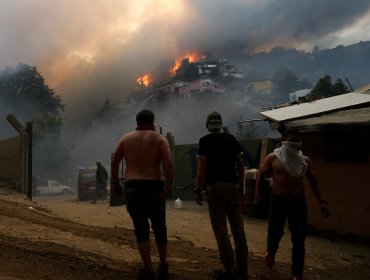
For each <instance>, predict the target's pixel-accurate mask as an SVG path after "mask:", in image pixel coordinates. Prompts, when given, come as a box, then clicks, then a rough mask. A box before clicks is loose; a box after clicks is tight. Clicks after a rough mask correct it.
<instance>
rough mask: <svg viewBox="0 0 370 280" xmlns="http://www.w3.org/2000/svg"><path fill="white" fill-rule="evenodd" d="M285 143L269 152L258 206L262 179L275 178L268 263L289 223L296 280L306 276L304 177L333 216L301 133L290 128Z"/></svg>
mask: <svg viewBox="0 0 370 280" xmlns="http://www.w3.org/2000/svg"><path fill="white" fill-rule="evenodd" d="M283 140H284V141H283V142H282V146H281V147H280V148H278V149H275V151H274V152H272V153H270V154H269V155H267V157H266V159H265V161H264V162H263V163H262V165H261V168H260V170H259V172H258V177H257V180H256V191H255V200H254V205H255V206H258V204H259V201H260V196H261V186H262V181H263V180H264V179H265V178H267V177H271V179H272V183H271V198H270V210H269V223H268V233H267V251H266V254H265V258H264V262H265V264H266V266H267V267H272V266H273V265H274V263H275V254H276V252H277V250H278V248H279V242H280V239H281V237H282V236H283V235H284V224H285V221H286V219H288V222H289V228H290V232H291V236H292V237H291V240H292V245H293V248H292V277H293V278H292V279H294V280H301V279H303V266H304V255H305V244H304V243H305V238H306V232H307V208H306V200H305V196H304V188H303V179H304V178H305V177H306V178H307V180H308V182H309V183H310V186H311V189H312V192H313V194H314V195H315V197H316V198H317V200H318V203H319V207H320V209H321V214H322V217H323V218H327V217H328V216H329V210H328V208H327V205H328V203H327V202H326V201H325V200H323V199H322V198H321V194H320V190H319V188H318V181H317V178H316V176H315V174H314V171H313V166H312V161H311V160H310V158H309V157H307V156H304V155H303V154H302V152H301V150H300V149H301V134H300V132H299V130H297V129H295V128H288V129H287V130H286V131H285V132H284V135H283Z"/></svg>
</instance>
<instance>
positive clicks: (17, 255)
mask: <svg viewBox="0 0 370 280" xmlns="http://www.w3.org/2000/svg"><path fill="white" fill-rule="evenodd" d="M173 204H174V203H173V200H169V201H168V204H167V216H168V219H167V223H168V236H169V261H170V279H195V280H198V279H199V280H200V279H212V274H211V271H212V269H217V268H219V267H220V265H219V261H218V254H217V250H216V243H215V240H214V237H213V233H212V230H211V227H210V223H209V220H208V213H207V206H206V205H205V206H203V207H201V206H198V205H196V204H195V203H194V202H192V201H183V208H181V209H176V208H174V207H173ZM244 224H245V230H246V234H247V239H248V246H249V271H250V279H271V280H272V279H273V280H283V279H290V250H291V245H290V234H289V233H286V235H285V236H284V238H283V240H282V242H281V246H280V250H279V252H278V255H277V259H276V264H275V266H274V268H273V269H267V268H266V267H265V266H264V263H263V261H262V257H263V254H264V250H265V239H266V228H267V221H266V220H258V219H251V218H247V217H245V220H244ZM153 247H154V246H153ZM153 255H154V262H155V265H156V264H157V263H158V259H157V258H156V251H155V248H153ZM140 267H141V261H140V259H139V256H138V253H137V251H136V247H135V239H134V234H133V230H132V223H131V220H130V218H129V216H128V213H127V212H126V209H125V207H124V206H120V207H109V204H108V201H98V203H97V204H91V203H89V202H80V201H77V199H76V197H75V196H72V195H71V196H54V197H37V198H35V199H34V200H33V201H30V200H27V199H25V197H24V196H23V195H20V194H14V193H11V192H10V191H8V190H6V189H0V279H5V280H14V279H31V280H36V279H38V280H39V279H84V280H85V279H135V275H136V270H137V269H138V268H140ZM305 279H322V280H324V279H348V280H349V279H350V280H354V279H370V246H369V245H365V244H361V243H349V242H345V241H343V240H338V239H337V240H328V239H324V238H320V237H314V236H309V237H308V238H307V241H306V267H305Z"/></svg>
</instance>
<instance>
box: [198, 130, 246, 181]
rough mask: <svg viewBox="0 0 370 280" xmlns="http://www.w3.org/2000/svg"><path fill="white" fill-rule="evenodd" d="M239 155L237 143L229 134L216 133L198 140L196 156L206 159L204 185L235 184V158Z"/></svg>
mask: <svg viewBox="0 0 370 280" xmlns="http://www.w3.org/2000/svg"><path fill="white" fill-rule="evenodd" d="M240 153H241V149H240V146H239V143H238V141H237V140H236V138H235V137H234V136H233V135H231V134H227V133H218V132H216V133H210V134H207V135H206V136H203V137H202V138H200V140H199V149H198V155H199V156H203V157H205V158H206V176H205V181H206V183H207V184H209V183H212V182H228V183H237V182H238V176H237V172H236V156H237V155H238V154H240Z"/></svg>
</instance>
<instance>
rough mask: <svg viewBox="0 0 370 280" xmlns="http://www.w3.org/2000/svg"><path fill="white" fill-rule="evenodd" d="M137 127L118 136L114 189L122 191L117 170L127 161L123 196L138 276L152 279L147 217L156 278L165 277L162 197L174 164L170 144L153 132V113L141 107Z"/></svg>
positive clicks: (169, 186) (167, 191)
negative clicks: (136, 254) (140, 265)
mask: <svg viewBox="0 0 370 280" xmlns="http://www.w3.org/2000/svg"><path fill="white" fill-rule="evenodd" d="M136 122H137V127H136V129H135V130H134V131H131V132H129V133H127V134H125V135H123V137H122V138H121V140H120V141H119V143H118V145H117V148H116V150H115V152H114V155H113V159H112V178H113V180H112V182H113V191H115V192H122V188H121V186H120V184H119V179H118V170H119V164H120V162H121V160H122V159H124V160H125V161H126V172H125V188H124V189H125V195H126V200H127V211H128V212H129V214H130V216H131V219H132V221H133V224H134V229H135V236H136V242H137V248H138V250H139V253H140V256H141V259H142V261H143V264H144V269H140V270H139V271H138V277H139V279H155V272H154V270H153V264H152V258H151V242H150V239H149V229H150V228H149V220H150V222H151V227H152V229H153V232H154V236H155V242H156V245H157V249H158V254H159V261H160V263H159V266H158V271H157V272H158V277H159V279H166V278H167V277H168V260H167V226H166V202H165V198H166V197H167V195H168V194H170V193H171V191H172V187H173V178H174V167H173V162H172V158H171V152H170V145H169V143H168V141H167V139H166V138H165V137H163V136H162V135H160V134H159V133H157V132H156V131H155V126H154V114H153V112H151V111H149V110H142V111H140V112H139V113H138V114H137V115H136Z"/></svg>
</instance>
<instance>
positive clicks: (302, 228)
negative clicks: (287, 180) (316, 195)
mask: <svg viewBox="0 0 370 280" xmlns="http://www.w3.org/2000/svg"><path fill="white" fill-rule="evenodd" d="M286 219H288V222H289V229H290V232H291V241H292V245H293V248H292V274H293V275H295V276H301V275H303V266H304V255H305V245H304V241H305V238H306V234H307V207H306V200H305V197H304V196H303V195H302V196H282V195H276V194H271V200H270V212H269V223H268V236H267V250H268V251H269V252H271V253H273V254H275V253H276V252H277V250H278V248H279V242H280V239H281V237H282V236H283V235H284V224H285V221H286Z"/></svg>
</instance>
